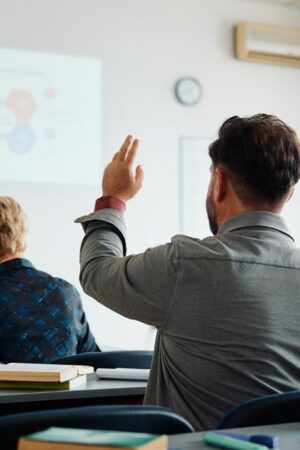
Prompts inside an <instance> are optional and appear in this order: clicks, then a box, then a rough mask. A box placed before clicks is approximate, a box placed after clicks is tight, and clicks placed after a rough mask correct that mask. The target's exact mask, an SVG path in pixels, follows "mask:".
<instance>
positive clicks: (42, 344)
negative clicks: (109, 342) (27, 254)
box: [0, 258, 99, 363]
mask: <svg viewBox="0 0 300 450" xmlns="http://www.w3.org/2000/svg"><path fill="white" fill-rule="evenodd" d="M97 350H99V349H98V347H97V345H96V343H95V339H94V337H93V335H92V333H91V332H90V330H89V326H88V323H87V321H86V318H85V314H84V312H83V309H82V304H81V299H80V296H79V293H78V291H77V290H76V289H75V287H74V286H72V285H71V284H69V283H67V282H66V281H64V280H61V279H60V278H53V277H52V276H51V275H48V274H47V273H45V272H41V271H39V270H36V269H35V268H34V267H33V265H32V264H31V262H30V261H28V260H27V259H19V258H18V259H12V260H10V261H6V262H4V263H2V264H0V361H1V362H4V363H7V362H11V361H13V362H37V363H39V362H40V363H47V362H50V361H53V360H54V359H56V358H60V357H63V356H67V355H74V354H77V353H82V352H90V351H97Z"/></svg>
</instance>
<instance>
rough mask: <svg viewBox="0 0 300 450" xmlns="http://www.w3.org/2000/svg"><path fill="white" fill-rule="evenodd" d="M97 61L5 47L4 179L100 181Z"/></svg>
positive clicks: (1, 59)
mask: <svg viewBox="0 0 300 450" xmlns="http://www.w3.org/2000/svg"><path fill="white" fill-rule="evenodd" d="M100 105H101V63H100V60H98V59H92V58H83V57H77V56H66V55H56V54H46V53H40V52H31V51H23V50H10V49H0V161H1V164H0V180H2V181H4V180H5V181H19V182H24V181H25V182H26V181H27V182H44V183H63V184H96V183H97V182H98V179H99V172H100V162H101V108H100Z"/></svg>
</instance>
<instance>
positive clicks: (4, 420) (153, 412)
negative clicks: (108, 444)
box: [0, 405, 194, 450]
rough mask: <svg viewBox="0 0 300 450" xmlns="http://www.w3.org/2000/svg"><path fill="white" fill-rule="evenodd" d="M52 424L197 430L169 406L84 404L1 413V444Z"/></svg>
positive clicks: (8, 447)
mask: <svg viewBox="0 0 300 450" xmlns="http://www.w3.org/2000/svg"><path fill="white" fill-rule="evenodd" d="M52 426H56V427H67V428H85V429H98V430H101V429H102V430H114V431H133V432H141V433H153V434H179V433H188V432H191V431H194V429H193V427H192V425H191V424H190V423H189V422H188V421H187V420H186V419H184V418H183V417H181V416H179V415H178V414H176V413H174V412H173V411H171V410H169V409H167V408H161V407H157V406H137V405H120V406H119V405H99V406H98V405H97V406H83V407H78V408H63V409H52V410H51V409H50V410H47V411H37V412H29V413H21V414H12V415H9V416H2V417H0V436H1V448H3V449H5V450H16V449H17V442H18V439H19V438H20V437H21V436H26V435H27V434H31V433H34V432H35V431H40V430H44V429H46V428H48V427H52Z"/></svg>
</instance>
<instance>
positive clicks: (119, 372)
mask: <svg viewBox="0 0 300 450" xmlns="http://www.w3.org/2000/svg"><path fill="white" fill-rule="evenodd" d="M149 373H150V369H129V368H126V367H118V368H116V369H102V368H99V369H97V370H96V374H97V377H98V378H109V379H112V380H139V381H147V380H148V378H149Z"/></svg>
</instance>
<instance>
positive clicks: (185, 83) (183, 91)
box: [175, 77, 203, 106]
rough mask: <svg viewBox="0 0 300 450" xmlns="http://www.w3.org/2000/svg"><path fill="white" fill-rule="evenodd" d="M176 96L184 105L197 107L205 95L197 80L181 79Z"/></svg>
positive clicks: (177, 85) (176, 89)
mask: <svg viewBox="0 0 300 450" xmlns="http://www.w3.org/2000/svg"><path fill="white" fill-rule="evenodd" d="M175 95H176V98H177V100H178V101H179V102H180V103H182V104H183V105H186V106H192V105H196V104H197V103H199V102H200V100H201V98H202V95H203V92H202V86H201V84H200V83H199V81H198V80H196V79H195V78H190V77H186V78H180V79H179V80H178V81H177V83H176V85H175Z"/></svg>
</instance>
